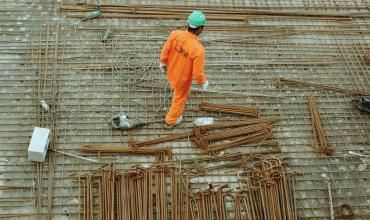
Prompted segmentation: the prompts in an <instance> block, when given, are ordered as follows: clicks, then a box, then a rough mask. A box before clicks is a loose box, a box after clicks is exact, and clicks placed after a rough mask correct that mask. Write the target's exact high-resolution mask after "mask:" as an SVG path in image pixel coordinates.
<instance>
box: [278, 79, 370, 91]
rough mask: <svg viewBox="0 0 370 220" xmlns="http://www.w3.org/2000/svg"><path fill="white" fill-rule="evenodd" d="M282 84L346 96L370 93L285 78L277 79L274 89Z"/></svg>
mask: <svg viewBox="0 0 370 220" xmlns="http://www.w3.org/2000/svg"><path fill="white" fill-rule="evenodd" d="M284 84H292V85H302V86H307V87H313V88H317V89H322V90H331V91H336V92H342V93H347V94H350V95H365V96H370V92H367V91H358V90H351V89H344V88H338V87H334V86H328V85H321V84H317V83H310V82H305V81H301V80H292V79H285V78H282V77H280V78H278V79H277V82H276V87H278V88H279V87H281V86H282V85H284Z"/></svg>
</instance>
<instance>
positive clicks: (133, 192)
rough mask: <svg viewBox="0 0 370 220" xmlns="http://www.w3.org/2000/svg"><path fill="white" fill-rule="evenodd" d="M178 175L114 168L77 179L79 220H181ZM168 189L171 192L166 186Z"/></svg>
mask: <svg viewBox="0 0 370 220" xmlns="http://www.w3.org/2000/svg"><path fill="white" fill-rule="evenodd" d="M180 174H181V171H179V169H177V168H174V167H171V166H165V165H157V166H154V167H150V168H143V167H134V168H132V169H131V170H130V171H127V172H119V171H118V170H116V169H115V167H114V166H113V164H111V165H110V166H108V167H102V168H100V171H98V172H93V173H89V174H86V175H78V179H79V182H80V197H81V201H82V206H80V217H81V218H82V219H88V220H92V219H94V218H98V219H118V220H127V219H130V220H152V219H159V220H167V219H170V218H171V219H181V218H179V216H182V213H180V212H181V211H182V210H183V209H182V208H181V203H182V202H183V200H182V198H183V197H184V196H182V195H181V193H182V190H181V189H182V182H181V181H180V179H179V178H180ZM168 185H170V191H168V190H167V188H166V187H167V186H168Z"/></svg>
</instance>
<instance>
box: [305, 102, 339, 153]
mask: <svg viewBox="0 0 370 220" xmlns="http://www.w3.org/2000/svg"><path fill="white" fill-rule="evenodd" d="M307 100H308V106H309V108H310V113H311V120H312V128H313V132H314V135H315V139H316V138H318V139H319V143H320V146H319V147H317V146H316V152H318V153H323V154H325V155H327V156H328V155H331V154H332V153H333V152H334V149H333V148H331V147H329V146H328V143H327V140H326V134H325V130H324V128H323V127H322V125H321V119H320V114H319V112H318V110H317V106H316V103H315V100H314V98H313V96H307Z"/></svg>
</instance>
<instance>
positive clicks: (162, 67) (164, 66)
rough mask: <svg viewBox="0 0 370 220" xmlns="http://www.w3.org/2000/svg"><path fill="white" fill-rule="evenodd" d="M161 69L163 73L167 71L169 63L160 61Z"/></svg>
mask: <svg viewBox="0 0 370 220" xmlns="http://www.w3.org/2000/svg"><path fill="white" fill-rule="evenodd" d="M159 69H161V71H162V73H166V71H167V65H166V64H164V63H162V62H160V63H159Z"/></svg>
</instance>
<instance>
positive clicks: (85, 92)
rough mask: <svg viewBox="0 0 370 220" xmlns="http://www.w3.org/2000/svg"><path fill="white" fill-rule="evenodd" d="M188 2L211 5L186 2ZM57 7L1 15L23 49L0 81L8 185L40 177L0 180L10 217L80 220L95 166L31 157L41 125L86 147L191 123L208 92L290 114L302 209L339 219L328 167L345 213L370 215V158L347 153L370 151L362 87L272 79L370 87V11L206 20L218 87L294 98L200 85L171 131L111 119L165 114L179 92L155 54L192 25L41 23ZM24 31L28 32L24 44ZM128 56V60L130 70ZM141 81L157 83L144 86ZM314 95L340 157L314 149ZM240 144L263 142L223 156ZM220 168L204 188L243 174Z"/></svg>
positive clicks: (280, 130) (123, 163)
mask: <svg viewBox="0 0 370 220" xmlns="http://www.w3.org/2000/svg"><path fill="white" fill-rule="evenodd" d="M135 2H137V1H135ZM91 3H93V2H91ZM101 3H112V2H110V1H109V2H107V1H106V2H104V1H101ZM131 3H134V2H131ZM158 3H162V2H158ZM366 3H367V4H368V2H365V1H279V3H276V2H275V3H271V2H269V1H245V2H244V1H240V2H238V1H222V2H218V1H217V2H216V1H208V2H207V4H209V5H218V6H220V5H228V6H246V7H248V6H255V7H258V8H282V7H284V8H287V9H292V10H293V9H294V10H295V9H297V8H298V9H302V8H304V9H307V8H312V9H313V10H333V9H334V10H335V9H338V10H343V11H344V12H351V11H352V12H354V13H357V12H364V11H366V10H367V9H366V7H365V4H366ZM17 4H19V5H22V4H24V5H25V6H28V5H30V4H29V2H28V1H22V2H21V1H17ZM184 4H188V5H194V4H200V5H204V4H206V3H202V4H201V2H200V3H199V2H195V1H187V2H185V3H184ZM38 6H40V7H42V9H43V10H44V11H45V13H44V14H42V13H41V14H39V10H40V9H37V7H38ZM54 7H56V5H54V3H53V2H50V1H49V2H42V3H41V2H39V3H38V2H35V3H34V6H33V7H30V8H24V9H21V8H16V7H13V5H12V4H8V5H7V8H8V9H11V10H9V11H10V13H15V14H17V13H18V14H19V15H18V16H21V15H22V13H24V12H23V11H25V12H30V13H31V16H30V18H31V20H30V21H27V22H24V20H22V19H19V20H20V21H22V22H20V23H19V24H18V23H16V22H15V23H16V24H15V25H14V26H12V25H9V23H8V22H9V18H7V17H5V16H3V17H2V18H1V22H2V23H4V26H2V27H3V28H2V30H1V31H2V33H3V34H4V35H6V36H7V37H8V38H6V39H4V40H1V48H3V49H4V51H6V52H5V53H6V54H8V53H9V54H12V55H13V56H14V57H12V58H11V60H10V57H6V56H4V57H3V56H2V57H1V61H2V63H4V68H2V70H0V71H1V81H0V82H1V86H2V88H4V90H2V91H1V94H2V99H1V106H0V107H1V109H0V113H1V117H2V121H1V133H0V134H1V136H0V138H1V143H2V144H1V145H2V146H1V149H0V150H1V152H2V155H1V156H0V159H1V160H0V169H1V175H0V181H1V185H6V186H17V185H19V186H31V187H32V189H31V190H28V189H25V190H16V191H14V190H12V191H7V190H0V195H1V200H0V211H1V212H0V213H1V214H4V215H5V214H8V213H12V214H13V213H15V214H16V213H18V214H24V215H26V217H24V218H29V217H28V215H31V217H32V218H37V217H38V216H41V217H43V218H52V217H54V218H58V217H59V218H62V217H64V216H69V217H70V218H75V217H76V216H77V214H78V206H79V200H78V190H77V189H78V186H77V184H76V182H73V178H71V176H70V175H71V174H75V173H76V172H83V171H89V170H93V169H95V168H96V167H98V165H96V164H91V163H89V162H87V161H83V160H79V159H76V158H71V157H68V156H66V155H60V154H55V155H54V153H53V152H49V157H48V158H47V161H46V162H45V163H44V165H41V164H38V165H32V163H30V162H28V161H27V160H26V153H25V150H26V148H27V146H28V142H29V139H30V135H31V131H32V129H33V127H34V126H35V125H44V126H51V127H52V126H56V128H55V129H53V130H54V137H56V140H55V141H56V143H55V145H51V146H50V147H51V148H55V149H58V150H63V151H66V152H70V153H73V154H76V155H78V154H79V150H80V145H82V144H113V145H116V146H119V145H125V144H127V143H128V142H129V141H133V140H134V141H140V140H146V139H148V138H149V139H150V138H152V137H158V136H160V135H162V134H170V133H175V132H182V131H190V129H191V127H192V126H191V122H192V121H193V119H195V118H196V117H201V116H205V115H206V114H204V113H202V112H200V111H198V109H197V106H198V105H199V104H200V103H201V102H202V101H212V102H216V103H233V104H236V105H243V106H255V105H258V106H259V107H260V108H261V110H262V114H261V115H262V117H270V116H272V117H278V118H280V120H279V123H278V126H277V127H276V128H274V131H273V132H274V134H275V135H276V137H278V139H279V142H280V146H281V147H282V151H283V155H284V156H285V157H289V158H290V159H288V161H289V172H298V173H301V174H302V176H298V177H296V187H295V194H296V199H297V207H298V216H299V218H300V219H325V218H328V216H329V215H330V213H329V206H328V202H327V201H328V195H327V191H326V185H325V181H324V180H323V179H322V178H321V177H320V175H321V174H322V173H326V174H327V175H328V176H329V177H330V182H331V188H332V197H333V198H332V199H333V203H334V204H333V205H334V210H335V211H337V210H338V208H340V207H341V206H342V205H343V204H350V205H352V207H353V210H354V213H355V216H356V218H357V219H368V218H369V215H370V213H369V211H368V210H369V203H368V200H369V193H368V190H369V188H370V185H369V183H368V182H369V181H368V178H369V171H368V168H367V163H368V160H367V159H365V158H362V157H356V156H351V155H349V154H348V151H349V150H354V151H356V152H359V153H362V154H365V155H367V154H368V148H367V147H368V144H367V145H366V141H367V139H368V137H369V133H370V132H369V131H370V130H369V120H370V118H369V116H368V115H366V114H365V113H363V112H360V111H359V110H357V109H356V108H355V107H354V106H352V105H351V103H350V100H351V98H352V97H351V96H347V95H343V94H340V93H336V92H333V91H318V90H315V89H313V88H304V87H297V88H296V87H291V86H288V87H284V88H280V89H277V88H275V82H276V79H277V78H278V77H284V78H289V79H298V80H305V81H309V82H315V83H322V84H327V85H331V86H337V87H343V88H346V89H355V90H367V91H369V85H370V76H369V69H368V67H369V66H368V65H366V63H365V62H364V60H363V55H364V54H365V53H366V52H368V51H369V49H370V48H369V46H368V45H369V42H368V40H367V39H366V37H368V34H369V32H368V27H369V21H368V20H367V19H356V20H354V21H311V20H303V21H302V20H291V19H289V20H286V19H267V20H261V19H258V20H253V19H250V20H248V24H247V25H245V24H243V23H240V22H221V24H223V25H222V26H220V25H218V24H217V23H212V22H210V25H209V27H210V28H209V30H207V28H206V30H205V32H204V35H203V36H201V40H202V41H203V42H204V44H205V47H206V51H207V65H206V73H207V74H208V76H209V78H210V79H211V87H212V89H213V88H214V89H216V90H227V91H231V92H244V93H256V94H261V93H263V94H268V95H274V96H275V95H276V96H281V97H283V99H281V98H268V97H257V96H256V97H245V96H240V95H237V94H232V93H230V94H229V95H224V94H222V95H219V94H217V93H216V94H213V93H203V92H200V91H196V92H192V94H191V97H190V99H189V102H188V104H187V111H186V113H185V116H184V119H185V123H184V124H183V125H182V126H181V127H179V128H176V129H175V130H173V131H167V130H164V129H163V125H162V124H160V123H154V124H151V125H148V126H146V127H145V129H141V130H140V129H138V130H133V131H131V132H128V133H126V132H121V131H112V130H111V128H110V126H109V122H108V119H109V117H110V116H111V115H112V114H113V113H117V112H119V111H124V112H126V113H127V114H128V115H129V116H131V117H134V118H139V119H146V120H150V119H161V118H163V117H164V115H165V113H166V110H167V109H166V108H168V106H169V102H170V97H171V93H170V89H169V88H168V87H166V86H165V77H164V76H163V75H161V74H160V73H159V69H157V57H158V54H159V51H160V48H161V46H162V45H163V43H164V41H165V39H166V37H167V36H168V34H169V33H170V29H174V28H182V27H183V22H182V21H169V23H168V25H165V26H163V25H160V24H161V22H159V21H148V20H145V21H137V20H134V19H127V20H121V21H110V20H99V21H91V22H89V23H82V24H81V23H80V24H71V23H69V22H67V23H64V22H56V23H55V22H52V21H51V19H50V18H51V17H48V19H49V20H50V21H51V22H49V21H48V19H44V24H45V25H43V26H41V27H40V25H39V23H38V22H37V21H42V20H43V19H40V18H41V17H40V15H41V16H43V15H44V16H46V15H47V16H50V14H51V12H50V9H51V8H54ZM294 7H296V8H294ZM19 12H21V13H19ZM316 12H317V11H316ZM336 13H338V12H336ZM21 17H22V18H23V15H22V16H21ZM24 17H27V16H26V15H24ZM18 22H19V21H18ZM141 22H142V23H141ZM13 23H14V22H13ZM13 23H11V24H13ZM25 24H30V25H29V26H26V25H25ZM228 25H234V26H235V27H234V28H233V31H227V30H228ZM107 27H112V29H113V33H112V35H111V38H108V41H107V43H106V44H102V43H101V36H102V34H103V33H104V31H105V29H106V28H107ZM126 27H128V29H126ZM231 27H232V26H231ZM22 28H25V29H22ZM58 30H59V31H58ZM225 30H226V31H225ZM24 33H26V34H27V36H26V37H25V39H26V40H27V39H28V41H23V40H22V39H23V38H24V36H23V34H24ZM9 42H11V43H10V44H9ZM127 63H129V65H128V66H125V65H126V64H127ZM22 64H25V65H22ZM127 82H129V83H127ZM144 82H146V83H151V84H155V85H160V87H159V88H155V87H144V86H142V84H143V83H144ZM135 83H137V84H135ZM305 95H313V96H314V97H315V100H316V102H317V105H318V108H319V111H320V116H321V119H322V122H323V125H324V126H325V130H326V133H327V138H328V143H329V144H330V146H332V147H333V148H335V150H336V153H335V154H334V155H333V156H330V157H317V156H316V155H315V152H314V151H313V150H312V138H313V137H312V127H311V126H312V125H311V119H310V112H309V109H308V107H307V101H306V99H305ZM41 98H43V99H46V100H47V101H48V102H49V104H50V105H51V106H52V112H50V113H45V112H43V110H42V108H41V107H40V105H39V101H40V99H41ZM207 116H213V117H215V120H216V121H217V122H223V121H230V120H241V119H245V118H243V117H238V116H232V115H229V114H224V113H211V114H207ZM167 146H172V147H173V148H174V153H175V157H177V158H179V159H189V158H194V157H195V156H198V157H202V156H206V155H204V154H203V153H202V151H201V150H198V149H195V147H194V146H193V145H192V144H191V142H190V140H189V139H188V140H186V139H185V140H182V141H177V142H175V143H170V144H167V145H165V147H167ZM260 148H261V147H260ZM263 149H271V150H273V149H274V146H269V145H267V146H265V148H263ZM238 151H242V152H244V153H250V152H253V148H252V149H250V148H249V147H248V148H245V147H239V148H235V149H232V150H228V151H227V152H226V153H232V152H238ZM84 156H85V157H87V158H93V159H99V160H101V161H102V162H103V163H104V162H109V161H114V162H115V164H117V166H118V167H119V168H121V169H127V168H129V167H130V166H131V165H134V164H138V163H141V164H150V163H151V162H154V161H155V158H152V157H134V156H117V155H115V154H111V155H100V156H99V155H96V154H85V155H84ZM207 164H208V163H206V162H205V163H201V162H199V163H198V167H202V168H203V167H205V166H207ZM219 164H220V163H219V162H213V163H211V166H210V172H209V173H208V174H207V175H206V176H203V175H199V176H198V177H196V178H194V179H193V180H194V182H195V184H199V185H202V184H204V183H207V182H208V181H211V182H214V183H229V184H231V185H232V184H236V183H237V181H236V178H235V176H234V174H232V173H225V171H228V170H229V168H223V167H221V168H220V167H217V166H218V165H219ZM212 166H214V167H216V168H212ZM15 192H16V193H15ZM50 195H51V197H50ZM10 210H12V211H11V212H10Z"/></svg>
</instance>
